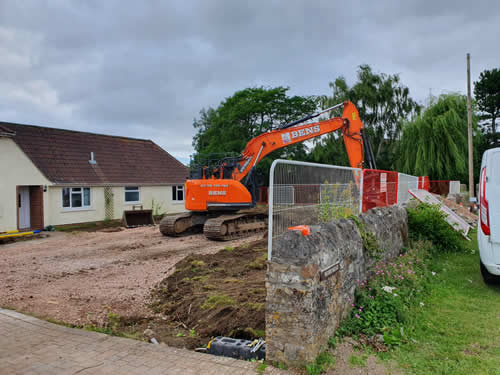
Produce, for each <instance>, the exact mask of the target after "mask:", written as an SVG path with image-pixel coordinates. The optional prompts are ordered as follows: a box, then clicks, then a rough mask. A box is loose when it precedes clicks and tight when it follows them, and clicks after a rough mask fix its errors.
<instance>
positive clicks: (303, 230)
mask: <svg viewBox="0 0 500 375" xmlns="http://www.w3.org/2000/svg"><path fill="white" fill-rule="evenodd" d="M288 230H295V231H298V232H300V233H302V235H303V236H309V235H310V234H311V228H309V225H296V226H294V227H288Z"/></svg>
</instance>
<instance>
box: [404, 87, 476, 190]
mask: <svg viewBox="0 0 500 375" xmlns="http://www.w3.org/2000/svg"><path fill="white" fill-rule="evenodd" d="M473 130H474V134H475V136H474V145H475V149H476V150H477V148H478V147H479V145H480V144H481V142H482V134H481V132H480V131H479V130H478V128H477V117H476V116H473ZM467 155H468V146H467V98H466V97H465V96H464V95H459V94H446V95H441V96H440V97H438V98H435V97H431V100H430V104H429V107H428V108H426V109H425V111H424V112H423V113H422V114H421V115H419V116H418V117H417V118H415V119H414V120H413V121H409V122H406V123H405V124H404V126H403V131H402V136H401V141H400V143H399V160H398V162H397V169H398V170H399V171H401V172H405V173H409V174H412V175H417V176H429V177H430V178H431V179H433V180H460V181H467V178H468V168H467V166H468V162H467V160H468V157H467ZM480 156H481V155H478V153H477V152H475V162H476V164H478V163H479V162H480V160H479V157H480ZM476 170H477V169H476Z"/></svg>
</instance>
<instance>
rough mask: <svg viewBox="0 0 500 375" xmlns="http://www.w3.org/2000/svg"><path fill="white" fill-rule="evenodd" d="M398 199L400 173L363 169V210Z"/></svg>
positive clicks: (389, 203)
mask: <svg viewBox="0 0 500 375" xmlns="http://www.w3.org/2000/svg"><path fill="white" fill-rule="evenodd" d="M397 201H398V173H397V172H391V171H381V170H378V169H363V212H365V211H368V210H369V209H371V208H374V207H385V206H390V205H393V204H396V203H397Z"/></svg>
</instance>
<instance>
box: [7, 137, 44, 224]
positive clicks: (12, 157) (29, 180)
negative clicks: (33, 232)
mask: <svg viewBox="0 0 500 375" xmlns="http://www.w3.org/2000/svg"><path fill="white" fill-rule="evenodd" d="M50 184H51V182H50V181H49V180H47V178H46V177H45V176H44V175H43V174H42V173H41V172H40V171H39V170H38V169H37V168H36V167H35V165H34V164H33V163H32V162H31V160H30V159H29V158H28V157H27V156H26V154H25V153H24V152H23V151H22V150H21V149H20V148H19V146H18V145H17V144H16V143H15V142H14V141H13V140H12V139H10V138H0V232H6V231H9V230H16V229H17V206H16V204H17V197H16V186H22V185H24V186H28V185H32V186H33V185H35V186H37V185H43V186H44V185H50ZM43 204H44V208H45V207H47V204H48V194H47V193H43ZM48 218H49V215H48V212H47V211H46V210H45V209H44V223H45V225H47V222H48Z"/></svg>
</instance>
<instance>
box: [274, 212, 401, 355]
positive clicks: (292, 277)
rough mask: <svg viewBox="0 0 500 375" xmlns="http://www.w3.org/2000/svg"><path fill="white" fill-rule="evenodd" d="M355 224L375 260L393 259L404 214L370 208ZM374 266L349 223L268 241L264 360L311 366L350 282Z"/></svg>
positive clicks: (341, 314) (346, 305)
mask: <svg viewBox="0 0 500 375" xmlns="http://www.w3.org/2000/svg"><path fill="white" fill-rule="evenodd" d="M359 221H360V222H361V223H362V224H361V226H362V227H363V228H364V229H363V230H364V231H365V232H371V233H373V234H374V235H375V237H376V239H377V243H378V245H379V251H378V252H377V256H378V257H379V258H380V257H381V258H383V259H390V258H391V257H394V256H396V255H398V254H399V252H400V251H401V249H402V247H403V246H404V243H405V241H406V240H407V236H408V218H407V216H406V210H405V209H404V208H402V207H398V206H391V207H383V208H374V209H372V210H369V211H368V212H366V213H364V214H362V215H361V216H360V218H359ZM375 261H376V259H375V258H374V256H373V253H372V252H371V251H370V250H369V249H365V248H364V247H363V240H362V237H361V233H360V230H359V228H358V224H356V223H355V222H354V221H353V220H350V219H340V220H337V221H332V222H330V223H324V224H321V225H319V226H316V227H314V228H313V230H312V233H311V234H310V235H309V236H302V234H300V233H299V232H294V231H290V232H287V233H285V234H284V235H283V236H282V237H281V238H279V239H278V240H276V241H274V245H273V253H272V261H271V262H270V263H269V264H268V271H267V278H266V288H267V300H266V347H267V349H266V351H267V353H266V357H267V360H270V361H278V362H285V363H289V364H301V363H304V362H310V361H313V360H314V359H315V358H316V356H317V355H318V353H319V352H320V350H321V348H322V347H326V345H327V342H328V338H329V337H330V336H332V335H333V334H334V333H335V330H336V329H337V328H338V326H339V324H340V322H341V321H342V319H344V318H345V317H346V316H347V314H348V313H349V311H350V308H351V302H350V300H351V299H352V298H353V297H354V290H355V288H356V282H357V280H364V279H366V278H367V275H368V274H369V272H370V266H371V265H372V264H373V263H374V262H375Z"/></svg>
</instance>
